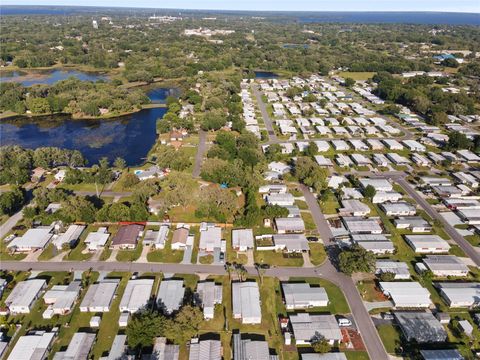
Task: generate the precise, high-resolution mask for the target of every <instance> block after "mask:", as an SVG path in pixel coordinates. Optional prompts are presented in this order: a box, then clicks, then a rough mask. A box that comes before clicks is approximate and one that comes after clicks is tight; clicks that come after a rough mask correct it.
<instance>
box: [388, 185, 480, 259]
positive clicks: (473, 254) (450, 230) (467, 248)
mask: <svg viewBox="0 0 480 360" xmlns="http://www.w3.org/2000/svg"><path fill="white" fill-rule="evenodd" d="M391 178H392V180H394V181H396V182H397V183H398V184H399V185H400V186H401V187H402V188H403V189H404V190H405V191H406V192H407V193H408V195H409V196H411V197H412V198H413V199H414V200H415V201H416V202H417V204H419V205H420V206H421V207H422V208H423V209H424V210H425V211H426V212H427V214H428V215H429V216H430V217H431V218H432V219H437V220H438V221H440V222H441V223H442V224H443V228H444V229H445V232H446V233H447V234H448V235H449V236H450V237H451V238H452V239H453V240H454V241H455V242H456V243H457V245H458V246H459V247H460V248H461V249H462V250H463V252H464V253H465V254H467V256H469V257H470V258H471V259H472V260H473V262H474V263H475V264H476V265H477V266H480V253H478V252H477V251H476V250H475V249H474V248H473V246H472V245H471V244H470V243H469V242H468V241H467V240H465V238H464V237H463V236H462V235H460V234H459V233H458V232H457V230H455V228H454V227H453V226H452V225H450V224H449V223H448V222H447V221H446V220H445V219H444V218H443V216H441V215H440V214H439V213H438V212H437V211H435V209H433V208H432V206H431V205H430V204H429V203H428V201H426V200H425V199H424V198H423V197H422V196H420V195H419V194H418V193H417V192H416V190H415V189H414V188H413V187H412V186H411V185H410V184H409V183H408V181H407V180H405V176H403V177H402V176H392V177H391Z"/></svg>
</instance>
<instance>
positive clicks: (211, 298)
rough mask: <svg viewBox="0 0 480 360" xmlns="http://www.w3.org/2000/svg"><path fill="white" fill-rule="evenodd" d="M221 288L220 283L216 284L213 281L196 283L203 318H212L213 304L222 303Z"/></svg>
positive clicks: (213, 312)
mask: <svg viewBox="0 0 480 360" xmlns="http://www.w3.org/2000/svg"><path fill="white" fill-rule="evenodd" d="M222 289H223V287H222V285H221V284H220V285H217V284H215V282H214V281H202V282H199V283H198V285H197V294H198V301H199V303H200V305H201V307H202V308H203V318H204V319H207V320H210V319H213V317H214V314H215V305H217V304H221V303H222V295H223V290H222Z"/></svg>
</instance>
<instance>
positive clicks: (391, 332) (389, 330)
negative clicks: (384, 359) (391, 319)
mask: <svg viewBox="0 0 480 360" xmlns="http://www.w3.org/2000/svg"><path fill="white" fill-rule="evenodd" d="M377 331H378V334H379V335H380V338H381V339H382V342H383V345H384V346H385V349H386V350H387V352H388V353H390V354H396V353H397V352H396V349H397V348H398V346H399V345H401V340H400V334H399V332H398V331H397V329H395V327H394V326H393V325H390V324H382V325H378V326H377Z"/></svg>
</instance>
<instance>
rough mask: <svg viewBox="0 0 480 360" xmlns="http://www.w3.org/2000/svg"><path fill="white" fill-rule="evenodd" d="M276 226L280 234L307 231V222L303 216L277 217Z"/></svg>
mask: <svg viewBox="0 0 480 360" xmlns="http://www.w3.org/2000/svg"><path fill="white" fill-rule="evenodd" d="M275 226H276V228H277V232H278V233H279V234H286V233H301V232H304V231H305V223H304V222H303V219H302V218H288V217H287V218H276V219H275Z"/></svg>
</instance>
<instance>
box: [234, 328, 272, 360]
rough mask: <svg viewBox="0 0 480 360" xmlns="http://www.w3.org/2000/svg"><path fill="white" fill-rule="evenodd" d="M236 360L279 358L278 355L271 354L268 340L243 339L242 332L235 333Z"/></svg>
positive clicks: (270, 359)
mask: <svg viewBox="0 0 480 360" xmlns="http://www.w3.org/2000/svg"><path fill="white" fill-rule="evenodd" d="M233 359H234V360H278V356H275V355H270V350H269V348H268V342H266V341H265V340H251V339H245V338H244V339H242V335H241V334H240V333H236V334H233Z"/></svg>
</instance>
